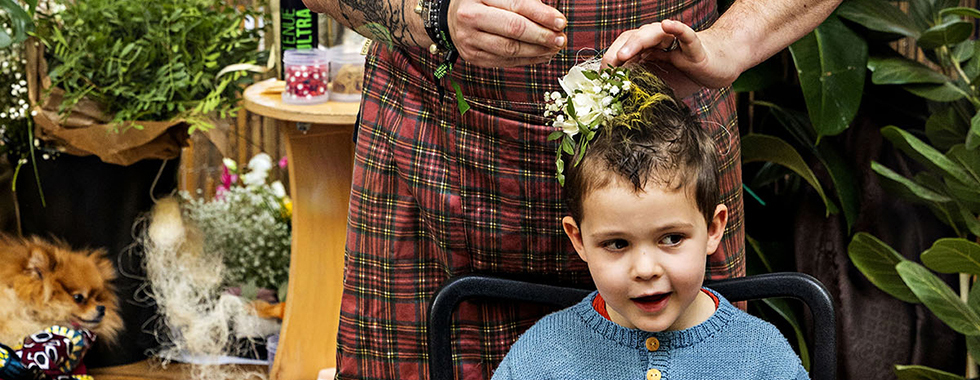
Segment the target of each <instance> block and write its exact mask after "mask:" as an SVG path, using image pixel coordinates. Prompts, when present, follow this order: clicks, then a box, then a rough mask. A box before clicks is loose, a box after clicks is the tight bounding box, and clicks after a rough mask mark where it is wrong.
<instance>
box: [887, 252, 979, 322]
mask: <svg viewBox="0 0 980 380" xmlns="http://www.w3.org/2000/svg"><path fill="white" fill-rule="evenodd" d="M895 269H896V270H897V271H898V275H899V276H902V281H905V285H908V287H909V289H912V293H915V295H916V297H918V298H919V300H921V301H922V303H923V304H924V305H926V307H927V308H929V310H930V311H932V313H933V314H935V315H936V317H938V318H939V320H941V321H943V322H944V323H946V325H947V326H949V327H950V328H952V329H953V330H956V331H957V332H959V333H961V334H964V335H980V315H977V313H976V312H975V311H973V310H972V309H970V307H969V306H967V305H966V303H965V302H963V301H962V300H960V298H959V297H957V296H956V293H953V289H950V288H949V285H946V283H945V282H943V280H941V279H939V277H936V275H935V274H933V273H932V272H930V271H929V270H928V269H926V268H925V267H923V266H921V265H919V264H918V263H915V262H912V261H903V262H900V263H898V264H897V265H895Z"/></svg>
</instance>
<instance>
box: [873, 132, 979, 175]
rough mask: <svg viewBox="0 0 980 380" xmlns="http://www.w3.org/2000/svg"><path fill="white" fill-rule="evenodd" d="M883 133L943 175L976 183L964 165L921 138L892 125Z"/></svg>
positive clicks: (909, 153)
mask: <svg viewBox="0 0 980 380" xmlns="http://www.w3.org/2000/svg"><path fill="white" fill-rule="evenodd" d="M881 135H882V136H884V137H885V138H886V139H888V141H891V143H892V144H893V145H895V147H896V148H898V149H899V150H901V151H902V152H904V153H905V154H907V155H908V156H909V157H911V158H912V159H914V160H916V161H918V162H919V163H921V164H923V165H926V166H928V167H929V168H931V169H933V170H935V171H938V172H940V173H943V176H950V177H953V178H955V179H956V180H958V181H960V182H963V183H964V184H972V183H976V181H974V180H973V178H971V176H970V174H969V172H967V171H966V169H965V168H964V167H963V166H962V165H960V164H959V163H957V162H955V161H953V160H951V159H949V158H948V157H946V155H944V154H942V153H941V152H939V151H938V150H936V148H933V147H932V146H931V145H929V144H926V143H925V142H923V141H922V140H919V138H917V137H915V136H913V135H912V134H911V133H908V132H905V131H904V130H901V129H899V128H898V127H895V126H891V125H890V126H887V127H884V128H882V129H881ZM977 186H980V183H977Z"/></svg>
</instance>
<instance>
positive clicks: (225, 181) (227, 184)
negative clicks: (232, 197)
mask: <svg viewBox="0 0 980 380" xmlns="http://www.w3.org/2000/svg"><path fill="white" fill-rule="evenodd" d="M221 169H222V171H221V185H219V186H218V188H217V189H216V190H215V192H214V198H215V199H221V198H223V197H224V195H225V193H227V192H228V191H231V185H232V184H234V183H236V182H238V175H237V174H231V172H230V171H229V170H228V167H227V166H222V168H221Z"/></svg>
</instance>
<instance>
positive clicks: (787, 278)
mask: <svg viewBox="0 0 980 380" xmlns="http://www.w3.org/2000/svg"><path fill="white" fill-rule="evenodd" d="M706 285H707V286H708V287H710V288H712V289H714V290H716V291H718V292H719V293H721V294H722V295H723V296H725V298H727V299H728V300H729V301H732V302H735V301H747V300H755V299H762V298H770V297H790V298H796V299H799V300H801V301H803V302H804V303H805V304H806V305H807V306H808V307H809V308H810V312H811V314H812V316H813V350H812V351H811V355H812V356H811V359H812V360H811V366H810V377H811V378H812V379H813V380H832V379H835V375H836V371H837V347H836V343H835V340H836V328H835V323H836V322H835V318H834V304H833V302H832V301H831V298H830V293H829V292H828V291H827V289H826V288H824V286H823V284H821V283H820V281H817V279H815V278H813V277H811V276H809V275H806V274H803V273H796V272H783V273H769V274H761V275H755V276H749V277H741V278H735V279H729V280H721V281H713V282H709V283H707V284H706ZM590 292H592V291H591V290H585V289H576V288H566V287H560V286H553V285H544V284H536V283H529V282H524V281H517V280H511V279H504V278H498V277H489V276H483V275H468V276H462V277H457V278H454V279H450V280H449V281H447V282H446V283H445V284H444V285H443V286H442V288H440V289H439V291H437V292H436V295H435V296H434V297H433V298H432V304H431V305H430V306H429V321H428V323H429V326H428V328H429V379H430V380H452V379H453V362H452V342H451V341H450V334H449V331H451V330H450V329H451V328H452V316H453V312H455V310H456V307H457V306H458V305H459V303H460V302H462V301H464V300H467V299H470V298H496V299H506V300H515V301H529V302H537V303H542V304H548V305H553V306H558V307H567V306H571V305H574V304H575V303H577V302H579V301H581V300H582V298H585V296H586V295H588V294H589V293H590Z"/></svg>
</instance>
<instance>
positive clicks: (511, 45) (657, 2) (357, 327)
mask: <svg viewBox="0 0 980 380" xmlns="http://www.w3.org/2000/svg"><path fill="white" fill-rule="evenodd" d="M417 1H418V0H414V1H413V0H304V2H305V3H306V5H307V6H308V7H309V8H310V9H312V10H314V11H316V12H325V13H329V14H330V15H331V16H332V17H333V18H334V19H336V20H338V21H340V22H341V23H344V24H345V25H346V26H348V27H350V28H352V29H354V30H356V31H358V32H359V33H361V34H364V35H366V36H368V37H369V38H372V39H374V40H375V43H374V44H373V46H372V48H371V51H370V53H369V55H368V57H367V64H366V68H365V85H364V88H365V91H364V97H363V100H362V103H361V119H360V124H359V131H358V134H357V147H356V150H355V167H354V174H353V185H352V189H351V203H350V211H349V212H350V216H349V219H348V239H347V249H346V260H345V262H346V265H345V270H344V273H345V278H344V296H343V300H342V305H341V317H340V319H341V320H340V332H339V334H338V335H339V336H338V354H337V364H338V378H340V379H425V378H427V371H428V369H427V366H426V364H425V361H426V348H425V344H426V329H425V320H426V313H427V312H426V309H427V306H428V301H429V299H430V298H431V296H432V294H433V293H434V292H435V291H436V290H437V289H438V287H439V286H440V285H441V284H442V283H443V282H445V281H446V280H447V279H448V278H450V277H453V276H458V275H461V274H465V273H471V272H483V273H497V274H505V275H524V276H528V275H534V276H538V277H540V278H543V279H548V280H549V281H554V282H560V283H588V281H589V277H588V272H587V270H586V267H585V265H584V263H583V262H581V261H580V260H579V259H578V258H576V257H575V255H574V254H573V253H574V251H573V249H572V248H571V247H570V246H569V245H568V243H567V241H566V239H563V236H562V232H561V228H560V223H559V220H560V217H561V216H562V215H564V214H563V206H562V203H561V194H560V191H561V189H560V187H559V185H558V182H557V181H556V180H555V166H554V165H555V163H554V160H555V156H554V154H555V146H554V142H549V141H547V136H548V135H549V134H550V133H551V132H552V131H553V129H552V127H551V126H550V125H548V122H547V121H546V120H545V118H544V116H543V113H544V104H545V103H544V101H543V99H544V96H545V94H546V93H550V92H552V91H555V90H560V88H559V87H558V83H557V79H558V78H560V77H562V76H563V75H564V74H565V73H566V72H567V71H568V69H569V68H570V67H571V66H572V65H574V64H576V63H579V62H580V61H581V60H582V59H584V58H588V57H589V56H590V55H591V54H593V53H590V52H586V53H584V55H582V54H580V51H582V50H583V49H586V50H588V49H592V50H591V52H595V51H596V50H595V49H601V48H604V47H607V46H611V48H610V49H609V50H608V52H607V53H606V54H605V56H604V59H603V62H604V63H606V64H613V65H618V64H621V63H622V62H625V61H626V60H630V59H641V60H645V61H649V63H650V64H653V65H656V66H657V67H659V68H660V70H661V72H658V74H660V75H661V76H662V77H664V79H665V80H666V81H667V82H668V83H669V84H670V85H671V86H672V87H673V88H675V89H676V90H677V91H676V92H677V93H678V95H679V96H686V98H685V102H687V103H688V105H689V106H690V107H691V109H692V110H693V111H694V112H695V113H697V114H698V115H699V117H700V118H701V120H702V124H703V125H704V127H705V128H707V129H709V131H710V132H711V133H712V134H713V135H714V136H715V138H716V139H717V140H718V141H719V145H720V146H721V147H723V152H722V153H723V155H722V165H721V167H722V173H721V174H722V175H721V178H722V181H721V183H720V184H721V186H722V189H721V192H722V194H723V197H724V202H725V203H726V204H727V206H728V209H729V210H730V213H731V214H730V220H731V222H730V223H729V224H728V227H727V228H726V230H725V237H724V240H723V242H722V247H721V248H720V249H719V251H718V253H716V254H714V255H712V256H711V260H709V263H708V272H709V273H708V274H709V276H710V278H713V279H718V278H726V277H734V276H741V275H743V274H744V262H743V259H744V248H743V245H744V241H743V240H744V235H743V230H742V201H741V178H740V175H741V173H740V162H739V145H738V131H737V125H736V124H737V123H736V118H735V101H734V95H733V94H732V93H731V90H730V89H729V88H727V86H729V85H730V84H731V83H732V82H733V81H734V80H735V79H736V78H737V77H738V75H739V74H740V73H741V72H742V71H744V70H746V69H748V68H750V67H752V66H754V65H756V64H758V63H759V62H762V61H763V60H764V59H766V58H767V57H769V56H771V55H772V54H775V53H776V52H778V51H779V50H781V49H783V48H784V47H786V46H788V45H789V44H790V43H792V42H793V41H795V40H796V39H798V38H800V37H802V36H803V35H804V34H806V33H807V32H809V31H810V30H812V29H813V28H814V27H816V26H817V25H818V24H819V23H820V22H821V21H822V20H823V19H824V18H825V17H826V16H827V15H828V14H829V13H830V12H831V11H832V10H833V9H834V8H835V7H836V6H837V4H838V3H839V2H840V0H737V1H736V2H735V3H734V4H733V5H732V6H731V7H730V8H729V9H728V10H727V11H726V12H725V14H724V15H722V16H721V17H720V18H719V16H718V11H717V3H716V1H715V0H652V1H640V0H544V2H542V1H541V0H421V1H418V2H417ZM445 2H448V3H445ZM416 7H418V8H420V9H422V10H423V12H422V13H426V14H427V13H428V11H429V10H433V9H435V10H440V11H441V12H443V13H442V15H443V16H444V17H443V18H442V21H443V22H442V23H440V24H441V25H440V26H441V28H440V30H443V31H444V32H448V35H449V36H448V37H449V40H451V41H452V44H453V45H454V46H455V49H456V50H457V51H458V54H459V60H458V61H457V62H456V65H455V67H454V70H453V71H452V73H451V74H450V75H447V76H446V77H442V78H441V79H437V78H436V77H435V76H434V74H433V73H434V72H435V71H436V70H437V69H438V68H439V66H440V64H442V63H443V62H444V57H445V56H444V54H443V52H438V51H437V52H436V53H438V54H433V53H432V52H430V49H429V48H430V45H432V44H433V41H432V39H431V38H430V37H429V35H430V34H429V33H427V31H426V29H425V25H424V23H423V21H422V18H421V17H420V16H419V14H417V13H416V12H415V9H416ZM662 20H673V21H663V22H661V21H662ZM430 29H431V28H430ZM431 31H432V30H430V32H431ZM695 31H697V32H695ZM434 36H436V38H439V34H438V33H436V34H434ZM675 40H676V42H675ZM450 78H451V79H452V82H451V81H450ZM453 83H455V84H456V85H458V86H459V91H460V92H461V93H462V94H463V95H464V96H465V99H466V101H467V103H468V104H469V105H470V106H471V107H472V108H471V109H470V110H469V111H468V112H466V113H465V114H462V115H461V114H460V110H459V109H458V108H457V99H456V97H455V95H454V90H453ZM551 83H554V85H542V84H551ZM704 87H707V88H704ZM544 312H545V310H543V309H540V308H534V307H530V306H528V305H503V304H497V303H468V304H464V305H463V306H462V307H461V308H460V311H459V313H458V314H457V315H458V316H457V322H458V328H457V329H456V330H455V331H453V332H452V334H453V341H454V342H458V344H457V346H456V348H455V349H456V351H455V352H454V361H455V362H456V367H457V371H458V372H457V373H458V374H460V376H462V374H465V378H467V379H484V378H489V377H490V374H491V373H492V371H493V369H494V368H495V367H496V366H497V364H498V363H499V361H500V360H501V359H503V356H504V355H505V354H506V352H507V349H508V347H509V346H510V344H511V343H513V342H514V341H515V340H516V339H517V337H518V335H519V334H520V333H521V332H522V331H523V330H524V329H526V328H527V327H529V326H530V325H531V324H533V322H534V321H536V320H537V319H538V318H539V317H540V316H541V315H543V313H544Z"/></svg>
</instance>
